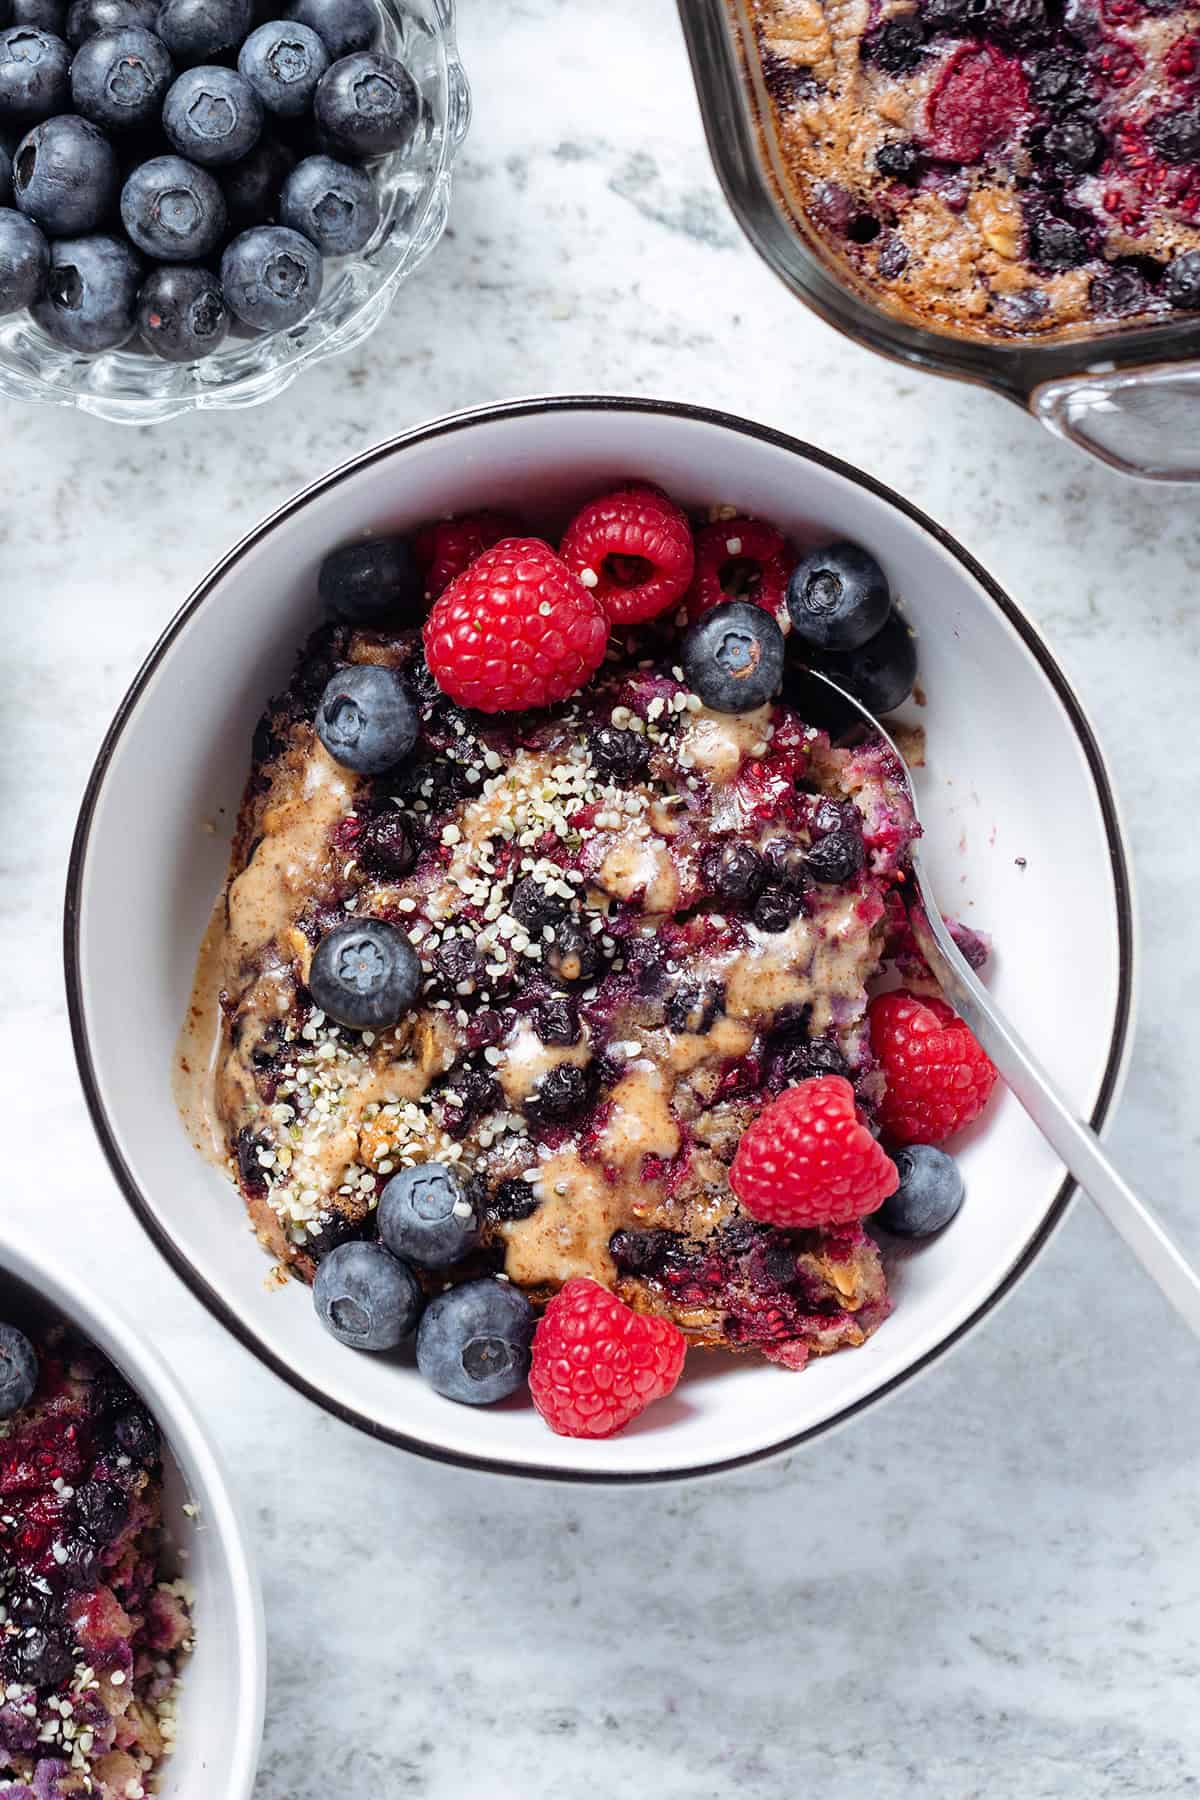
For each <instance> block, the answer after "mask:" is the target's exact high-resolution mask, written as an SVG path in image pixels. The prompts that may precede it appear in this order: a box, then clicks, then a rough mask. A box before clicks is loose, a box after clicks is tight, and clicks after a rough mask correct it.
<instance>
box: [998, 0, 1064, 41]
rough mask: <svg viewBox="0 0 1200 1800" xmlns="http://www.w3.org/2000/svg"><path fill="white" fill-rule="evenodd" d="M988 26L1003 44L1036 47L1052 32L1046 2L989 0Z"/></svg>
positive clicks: (1033, 0)
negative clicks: (1036, 44) (1039, 41)
mask: <svg viewBox="0 0 1200 1800" xmlns="http://www.w3.org/2000/svg"><path fill="white" fill-rule="evenodd" d="M986 25H987V29H988V31H989V32H990V33H991V35H992V36H993V37H996V38H999V40H1000V42H1001V43H1002V44H1011V45H1012V46H1013V47H1014V48H1016V49H1020V48H1021V47H1022V46H1023V45H1026V44H1035V43H1037V42H1038V40H1039V39H1041V38H1044V37H1045V36H1046V33H1047V31H1048V29H1049V21H1048V19H1047V17H1046V0H988V5H987V13H986Z"/></svg>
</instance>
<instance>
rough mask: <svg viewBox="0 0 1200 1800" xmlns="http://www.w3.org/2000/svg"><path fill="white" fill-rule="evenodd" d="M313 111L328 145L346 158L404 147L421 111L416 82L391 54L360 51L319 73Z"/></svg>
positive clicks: (362, 159)
mask: <svg viewBox="0 0 1200 1800" xmlns="http://www.w3.org/2000/svg"><path fill="white" fill-rule="evenodd" d="M313 110H314V114H315V117H316V121H317V125H318V127H319V129H320V130H321V131H322V132H323V133H324V136H325V138H326V140H327V141H328V143H329V146H330V148H331V149H332V150H333V151H334V152H335V153H336V154H337V155H339V156H346V157H349V158H350V160H351V161H352V162H366V161H367V160H368V159H369V158H370V157H373V156H385V155H386V154H387V153H388V151H390V150H406V149H407V148H408V146H409V144H410V143H411V142H412V138H413V134H414V132H415V131H416V128H417V121H418V119H419V118H420V113H421V97H420V94H419V93H418V91H417V84H416V82H415V81H414V80H413V78H412V76H411V75H410V74H409V72H408V70H407V69H406V68H405V67H404V64H403V63H401V62H397V61H396V59H395V57H394V56H383V55H380V54H379V53H378V52H377V51H374V50H360V51H358V52H356V53H355V55H353V56H344V57H343V58H342V60H341V61H340V62H335V63H334V64H333V66H332V68H330V69H327V70H326V72H325V74H324V75H322V77H321V80H320V82H319V83H318V86H317V96H316V100H315V101H314V103H313Z"/></svg>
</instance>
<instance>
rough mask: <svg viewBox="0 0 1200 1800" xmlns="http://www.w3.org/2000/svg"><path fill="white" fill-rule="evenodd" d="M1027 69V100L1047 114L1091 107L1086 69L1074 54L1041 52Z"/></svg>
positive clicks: (1029, 63) (1090, 92)
mask: <svg viewBox="0 0 1200 1800" xmlns="http://www.w3.org/2000/svg"><path fill="white" fill-rule="evenodd" d="M1026 69H1027V73H1028V80H1029V96H1030V99H1031V100H1033V101H1034V102H1035V103H1036V104H1037V105H1038V106H1041V107H1043V108H1044V109H1045V110H1046V111H1047V112H1050V113H1065V112H1074V111H1075V110H1076V109H1077V108H1079V107H1082V106H1087V105H1089V104H1090V102H1091V98H1092V91H1091V82H1090V80H1089V77H1088V71H1087V65H1086V63H1085V62H1084V60H1083V58H1082V57H1081V56H1080V55H1079V52H1078V51H1077V50H1042V51H1040V52H1039V53H1038V54H1037V55H1036V56H1034V57H1031V58H1030V60H1029V62H1028V63H1027V65H1026Z"/></svg>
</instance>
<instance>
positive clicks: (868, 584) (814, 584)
mask: <svg viewBox="0 0 1200 1800" xmlns="http://www.w3.org/2000/svg"><path fill="white" fill-rule="evenodd" d="M891 606H892V593H891V589H890V588H889V586H888V581H887V576H886V575H885V574H884V572H883V570H882V569H881V568H880V566H879V564H878V563H877V562H876V561H875V558H874V557H873V556H872V555H871V554H870V552H869V551H867V550H864V549H862V548H861V546H860V545H858V544H847V543H845V542H840V543H836V544H826V545H825V546H824V547H823V548H822V549H820V550H813V551H810V552H809V554H808V555H807V556H806V557H804V558H802V560H801V561H800V562H798V563H797V565H796V567H795V569H794V570H793V572H792V578H791V580H790V581H789V582H788V592H787V608H788V616H789V618H790V619H791V621H792V630H793V631H794V632H795V634H796V636H797V638H799V639H801V640H802V641H803V642H804V643H806V644H811V645H813V647H814V648H815V649H818V650H857V649H858V648H859V646H860V645H862V644H865V643H866V642H867V640H868V638H873V637H874V636H875V634H876V632H878V631H882V630H883V627H884V626H885V625H886V624H887V617H888V613H889V612H890V611H891Z"/></svg>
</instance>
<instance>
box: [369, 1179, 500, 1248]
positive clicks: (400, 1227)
mask: <svg viewBox="0 0 1200 1800" xmlns="http://www.w3.org/2000/svg"><path fill="white" fill-rule="evenodd" d="M379 1236H380V1239H381V1241H382V1242H383V1244H384V1245H385V1247H386V1248H387V1249H388V1250H390V1251H391V1252H392V1255H393V1256H399V1257H404V1258H406V1259H407V1260H408V1261H409V1262H414V1263H421V1264H423V1265H424V1266H425V1267H426V1268H430V1269H444V1268H447V1267H449V1266H450V1265H451V1264H452V1263H457V1262H461V1261H462V1260H463V1258H464V1257H465V1256H466V1255H467V1254H468V1253H469V1252H470V1251H472V1250H473V1249H474V1248H475V1246H476V1244H477V1243H478V1242H479V1217H478V1214H477V1213H476V1211H475V1207H474V1205H473V1203H472V1200H471V1197H470V1195H469V1193H468V1190H467V1185H466V1183H465V1182H464V1180H463V1178H462V1176H461V1175H459V1173H458V1172H457V1170H456V1169H454V1168H453V1167H452V1166H450V1165H449V1164H447V1163H439V1162H427V1163H418V1164H416V1166H415V1167H413V1168H411V1169H401V1170H400V1172H399V1174H397V1175H393V1176H392V1178H391V1180H390V1181H389V1182H388V1184H387V1186H386V1187H385V1188H384V1190H383V1193H382V1194H381V1195H380V1197H379Z"/></svg>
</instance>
